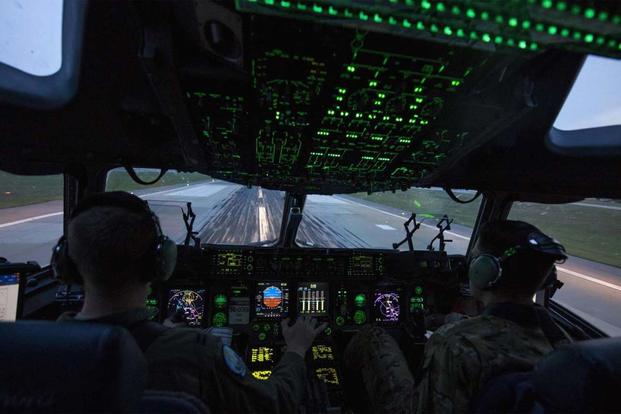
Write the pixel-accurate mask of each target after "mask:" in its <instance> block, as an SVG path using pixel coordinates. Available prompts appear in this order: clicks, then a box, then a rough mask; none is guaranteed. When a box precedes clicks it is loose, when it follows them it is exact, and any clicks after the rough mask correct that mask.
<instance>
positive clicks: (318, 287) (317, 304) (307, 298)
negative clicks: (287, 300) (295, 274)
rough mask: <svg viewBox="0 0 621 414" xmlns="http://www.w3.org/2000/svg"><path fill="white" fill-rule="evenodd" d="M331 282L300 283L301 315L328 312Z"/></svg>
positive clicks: (318, 314)
mask: <svg viewBox="0 0 621 414" xmlns="http://www.w3.org/2000/svg"><path fill="white" fill-rule="evenodd" d="M328 292H329V284H328V283H326V282H322V283H314V282H305V283H300V284H299V285H298V302H297V303H298V312H299V313H300V314H301V315H315V316H326V315H327V314H328V303H329V302H328V300H329V296H328Z"/></svg>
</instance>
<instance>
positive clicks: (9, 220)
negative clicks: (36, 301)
mask: <svg viewBox="0 0 621 414" xmlns="http://www.w3.org/2000/svg"><path fill="white" fill-rule="evenodd" d="M62 233H63V176H62V175H46V176H23V175H14V174H9V173H7V172H4V171H0V256H1V257H4V258H6V259H7V260H9V261H10V262H14V263H17V262H26V261H29V260H35V261H37V262H38V263H39V264H40V265H41V266H45V265H47V264H49V262H50V257H51V254H52V247H53V246H54V245H55V244H56V242H57V241H58V238H59V237H60V236H61V234H62Z"/></svg>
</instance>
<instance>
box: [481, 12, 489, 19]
mask: <svg viewBox="0 0 621 414" xmlns="http://www.w3.org/2000/svg"><path fill="white" fill-rule="evenodd" d="M481 20H485V21H487V20H489V12H486V11H484V12H481Z"/></svg>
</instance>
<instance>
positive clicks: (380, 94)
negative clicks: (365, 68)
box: [377, 93, 386, 99]
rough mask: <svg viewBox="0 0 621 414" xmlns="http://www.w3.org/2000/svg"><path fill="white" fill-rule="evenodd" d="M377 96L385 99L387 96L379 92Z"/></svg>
mask: <svg viewBox="0 0 621 414" xmlns="http://www.w3.org/2000/svg"><path fill="white" fill-rule="evenodd" d="M377 97H378V98H380V99H384V98H385V97H386V94H383V93H378V94H377Z"/></svg>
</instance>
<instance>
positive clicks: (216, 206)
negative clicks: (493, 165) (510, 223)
mask: <svg viewBox="0 0 621 414" xmlns="http://www.w3.org/2000/svg"><path fill="white" fill-rule="evenodd" d="M136 194H138V195H140V196H141V197H142V198H144V199H145V200H148V201H149V204H150V206H151V208H152V209H153V210H154V211H155V212H156V214H157V215H158V216H159V217H160V221H161V223H162V227H163V229H164V231H165V232H166V233H167V234H168V235H169V236H170V237H171V238H173V239H175V240H176V241H177V242H182V241H183V240H184V238H185V235H186V230H185V225H184V222H183V220H182V216H181V214H182V209H185V208H186V203H187V202H191V203H192V209H193V211H194V212H195V214H196V215H197V219H196V222H195V225H194V230H195V231H197V233H198V237H199V238H200V240H201V242H202V243H214V244H238V245H239V244H254V245H259V246H260V245H269V244H270V243H272V242H273V241H275V240H277V239H278V237H279V233H280V226H281V220H282V215H283V211H282V210H283V200H284V193H282V192H279V191H272V190H265V189H261V188H247V187H243V186H239V185H235V184H230V183H226V182H222V181H212V182H201V183H197V184H193V185H188V186H183V187H172V188H161V189H157V190H155V189H151V190H141V191H137V192H136ZM408 216H409V213H408V212H405V211H400V210H396V209H393V208H390V207H386V206H382V205H377V204H373V203H370V202H365V201H362V200H360V199H356V198H354V197H351V196H318V195H310V196H308V198H307V202H306V206H305V209H304V219H303V221H302V224H301V225H300V229H299V231H298V242H299V244H300V245H301V246H303V247H313V246H315V247H343V248H383V249H390V248H392V243H393V242H397V241H400V240H401V239H403V236H404V229H403V223H404V221H405V220H406V219H407V218H408ZM62 220H63V214H62V202H60V201H52V202H48V203H42V204H36V205H30V206H23V207H18V208H7V209H1V210H0V256H2V257H6V258H7V259H9V260H10V261H12V262H20V261H27V260H36V261H38V262H39V263H41V264H47V263H48V262H49V257H50V252H51V248H52V246H53V245H54V243H55V242H56V240H57V239H58V237H59V236H60V235H61V234H62V231H63V230H62ZM435 224H436V223H435V221H433V220H428V221H426V222H424V223H423V225H422V226H421V228H420V230H419V231H418V232H417V233H416V235H415V237H414V240H415V248H416V249H425V248H427V245H428V243H429V242H430V241H431V239H432V238H433V237H434V236H435V235H436V233H437V231H436V230H437V229H436V228H435ZM470 233H471V230H470V229H468V228H465V227H461V226H458V225H455V226H453V228H452V229H451V231H450V232H447V234H446V236H447V238H449V239H452V240H453V241H452V242H451V243H448V245H447V251H448V252H449V253H463V252H465V250H466V249H467V247H468V243H469V236H470ZM434 247H435V248H437V244H436V245H434ZM559 278H560V279H561V280H562V281H563V282H564V283H565V286H563V288H562V289H561V290H560V291H559V292H557V295H556V296H555V298H554V299H555V300H557V301H558V302H559V303H561V304H563V305H565V306H567V307H569V308H571V310H572V311H574V312H576V313H577V314H578V315H580V316H582V317H584V318H585V319H587V320H589V321H590V322H591V323H593V324H594V325H596V326H598V327H599V328H600V329H603V330H604V331H605V332H607V333H608V334H609V335H614V336H621V269H619V268H616V267H612V266H606V265H602V264H599V263H595V262H591V261H587V260H583V259H579V258H574V257H572V258H570V260H568V261H567V263H565V264H563V265H562V266H560V267H559Z"/></svg>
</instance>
